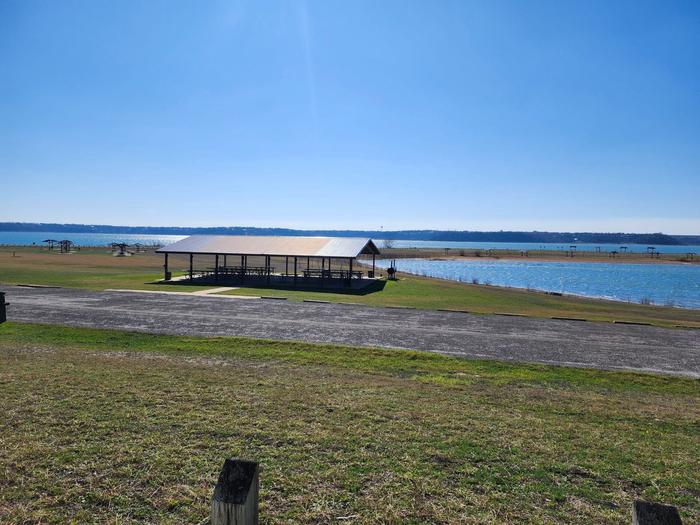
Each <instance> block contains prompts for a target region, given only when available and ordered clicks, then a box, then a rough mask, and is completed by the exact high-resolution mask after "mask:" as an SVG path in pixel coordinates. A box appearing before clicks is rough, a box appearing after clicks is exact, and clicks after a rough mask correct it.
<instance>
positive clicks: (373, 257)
mask: <svg viewBox="0 0 700 525" xmlns="http://www.w3.org/2000/svg"><path fill="white" fill-rule="evenodd" d="M375 257H376V254H374V253H373V254H372V277H374V271H375V270H374V263H375V261H374V259H375Z"/></svg>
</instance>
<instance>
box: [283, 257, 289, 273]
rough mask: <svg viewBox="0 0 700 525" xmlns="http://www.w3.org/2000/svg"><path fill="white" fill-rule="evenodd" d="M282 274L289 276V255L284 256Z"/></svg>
mask: <svg viewBox="0 0 700 525" xmlns="http://www.w3.org/2000/svg"><path fill="white" fill-rule="evenodd" d="M284 276H285V277H288V276H289V256H287V257H285V258H284Z"/></svg>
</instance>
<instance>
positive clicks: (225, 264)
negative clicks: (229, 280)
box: [224, 254, 228, 266]
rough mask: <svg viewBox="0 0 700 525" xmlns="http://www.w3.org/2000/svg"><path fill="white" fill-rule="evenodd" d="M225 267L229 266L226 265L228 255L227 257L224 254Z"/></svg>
mask: <svg viewBox="0 0 700 525" xmlns="http://www.w3.org/2000/svg"><path fill="white" fill-rule="evenodd" d="M224 266H228V265H227V264H226V255H225V254H224Z"/></svg>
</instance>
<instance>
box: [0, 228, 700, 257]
mask: <svg viewBox="0 0 700 525" xmlns="http://www.w3.org/2000/svg"><path fill="white" fill-rule="evenodd" d="M185 237H187V236H186V235H146V234H138V233H66V232H63V233H56V232H5V231H0V245H3V244H5V245H7V244H11V245H16V246H21V245H25V246H31V245H32V244H37V245H41V243H42V241H43V240H44V239H58V240H61V239H70V240H71V241H73V242H75V243H77V244H79V245H81V246H106V245H109V244H111V243H113V242H125V243H128V244H135V243H137V242H138V243H141V244H147V245H152V244H160V245H166V244H170V243H173V242H175V241H179V240H180V239H184V238H185ZM375 242H376V244H377V246H379V249H380V250H381V248H382V247H383V246H384V242H385V241H382V240H375ZM391 242H392V244H393V246H394V247H395V248H450V249H465V250H475V249H476V250H488V249H491V248H493V249H495V250H517V251H521V250H568V249H569V246H570V245H571V244H570V243H569V244H561V243H544V244H540V243H517V242H448V241H391ZM576 246H577V250H580V251H591V252H594V251H596V248H600V250H601V251H602V252H610V251H613V250H617V251H620V245H619V244H576ZM626 246H627V251H628V252H630V253H646V251H647V247H648V245H646V244H628V245H626ZM656 250H657V251H658V252H661V253H691V252H694V253H696V254H698V255H700V246H680V245H678V246H676V245H665V246H664V245H658V246H656Z"/></svg>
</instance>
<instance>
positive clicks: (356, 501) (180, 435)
mask: <svg viewBox="0 0 700 525" xmlns="http://www.w3.org/2000/svg"><path fill="white" fill-rule="evenodd" d="M0 398H1V399H2V400H3V410H2V411H1V412H0V521H2V522H3V523H37V522H42V523H64V522H76V523H84V522H95V523H134V522H160V523H206V522H207V514H208V502H209V498H210V497H211V494H212V491H213V487H214V484H215V482H216V476H217V474H218V470H219V468H220V467H221V464H222V463H223V460H224V458H225V457H231V456H237V457H246V458H255V459H257V460H259V461H260V463H261V466H262V475H261V513H262V521H263V523H283V522H284V523H377V522H384V523H456V522H460V523H494V524H495V523H499V524H500V523H625V524H627V523H629V521H630V506H631V504H632V501H633V500H634V499H635V498H645V499H649V500H655V501H662V502H667V503H671V504H674V505H677V506H678V507H679V508H680V511H681V514H682V517H683V519H684V520H685V521H684V522H685V523H693V522H697V521H698V520H700V479H699V478H698V476H697V472H699V471H700V456H698V454H697V451H698V448H699V447H700V425H699V423H698V422H699V421H700V402H699V401H700V381H693V380H687V379H680V378H669V377H655V376H650V375H641V374H631V373H614V372H600V371H593V370H580V369H565V368H556V367H546V366H534V365H514V364H504V363H498V362H479V361H466V360H457V359H452V358H449V357H444V356H439V355H434V354H427V353H414V352H408V351H398V350H396V351H394V350H372V349H353V348H345V347H333V346H321V345H310V344H301V343H298V344H291V343H280V342H269V341H258V340H249V339H237V338H217V339H194V338H182V337H167V336H152V335H145V334H133V333H121V332H110V331H100V330H87V329H73V328H58V327H47V326H40V325H22V324H13V323H7V324H4V325H0Z"/></svg>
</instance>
